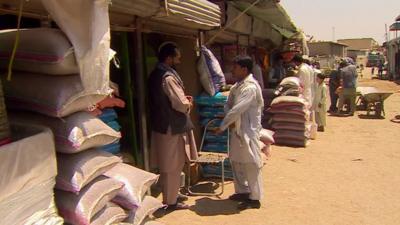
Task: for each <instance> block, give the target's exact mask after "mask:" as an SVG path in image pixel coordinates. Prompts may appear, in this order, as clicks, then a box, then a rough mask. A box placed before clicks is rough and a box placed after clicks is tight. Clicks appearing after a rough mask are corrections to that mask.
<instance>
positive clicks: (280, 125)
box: [272, 122, 306, 131]
mask: <svg viewBox="0 0 400 225" xmlns="http://www.w3.org/2000/svg"><path fill="white" fill-rule="evenodd" d="M272 128H273V129H275V130H294V131H306V125H305V124H302V123H290V122H277V123H273V124H272Z"/></svg>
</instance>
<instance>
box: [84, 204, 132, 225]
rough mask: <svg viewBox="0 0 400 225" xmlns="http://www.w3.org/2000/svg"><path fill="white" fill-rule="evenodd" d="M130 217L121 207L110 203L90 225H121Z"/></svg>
mask: <svg viewBox="0 0 400 225" xmlns="http://www.w3.org/2000/svg"><path fill="white" fill-rule="evenodd" d="M127 217H128V214H127V213H126V212H125V211H124V210H123V209H122V208H121V207H119V206H117V205H115V204H113V203H108V204H107V205H106V206H104V208H103V209H102V210H100V212H98V213H97V214H96V215H95V216H94V217H93V218H92V220H91V223H90V225H112V224H119V223H120V222H122V221H123V220H125V219H126V218H127Z"/></svg>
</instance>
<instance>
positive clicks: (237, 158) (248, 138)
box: [216, 57, 264, 210]
mask: <svg viewBox="0 0 400 225" xmlns="http://www.w3.org/2000/svg"><path fill="white" fill-rule="evenodd" d="M252 66H253V63H252V60H251V58H250V57H238V58H236V59H235V63H234V67H233V70H232V74H233V76H234V77H235V78H236V79H237V80H238V81H237V83H236V84H235V85H234V86H233V87H232V89H231V91H230V94H229V98H228V102H227V105H226V109H227V114H226V116H225V118H224V120H223V122H222V124H221V126H220V127H219V128H218V129H217V131H216V133H222V132H223V131H224V130H226V129H228V127H231V130H230V151H229V159H230V161H231V165H232V171H233V176H234V185H235V194H234V195H232V196H230V197H229V199H231V200H235V201H241V203H240V204H239V206H238V208H239V209H240V210H243V209H248V208H260V207H261V203H260V200H261V198H262V195H263V180H262V166H263V161H262V153H261V149H260V145H259V140H260V130H261V128H262V127H261V113H262V108H263V107H264V101H263V98H262V92H261V88H260V86H259V84H258V82H257V80H255V79H254V77H253V75H252V74H251V73H250V71H252Z"/></svg>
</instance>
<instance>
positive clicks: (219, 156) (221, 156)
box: [186, 119, 229, 196]
mask: <svg viewBox="0 0 400 225" xmlns="http://www.w3.org/2000/svg"><path fill="white" fill-rule="evenodd" d="M216 120H217V119H212V120H210V121H209V122H208V123H207V124H206V125H205V127H204V131H203V137H202V140H201V144H200V150H199V152H198V153H199V156H198V158H197V160H193V161H191V163H196V164H200V165H201V164H218V163H220V164H221V190H220V192H218V193H204V192H194V191H192V190H191V188H192V187H193V185H190V166H189V167H188V168H189V169H188V185H187V188H186V189H187V192H188V193H189V194H190V195H195V196H220V195H222V194H223V193H224V184H225V168H224V163H225V160H226V159H228V155H229V129H228V131H227V132H228V140H227V153H219V152H204V151H202V150H203V146H204V141H205V137H206V134H207V131H209V129H208V128H209V126H210V125H211V124H212V123H213V122H215V121H216ZM211 182H212V183H214V184H216V182H213V181H211Z"/></svg>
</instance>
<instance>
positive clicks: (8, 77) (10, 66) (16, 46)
mask: <svg viewBox="0 0 400 225" xmlns="http://www.w3.org/2000/svg"><path fill="white" fill-rule="evenodd" d="M23 8H24V0H20V1H19V11H18V24H17V33H16V35H15V42H14V47H13V50H12V53H11V58H10V62H9V63H8V73H7V81H10V80H11V74H12V67H13V64H14V58H15V53H16V52H17V48H18V44H19V30H20V26H21V18H22V9H23Z"/></svg>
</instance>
